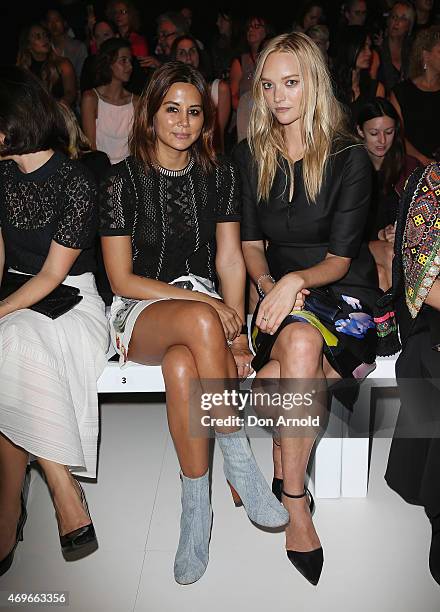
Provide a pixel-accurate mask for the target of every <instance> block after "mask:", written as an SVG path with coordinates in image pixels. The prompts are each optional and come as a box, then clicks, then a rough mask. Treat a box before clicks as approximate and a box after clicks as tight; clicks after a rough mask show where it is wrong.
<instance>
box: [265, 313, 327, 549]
mask: <svg viewBox="0 0 440 612" xmlns="http://www.w3.org/2000/svg"><path fill="white" fill-rule="evenodd" d="M322 350H323V339H322V336H321V334H320V333H319V332H318V330H316V329H314V328H313V327H312V326H311V325H309V324H307V323H299V322H298V323H294V324H293V325H288V326H287V327H285V328H284V329H283V330H282V331H281V333H280V335H279V336H278V338H277V340H276V342H275V344H274V347H273V349H272V355H271V356H272V358H273V359H276V360H277V361H278V362H279V364H280V374H281V379H304V380H307V379H309V380H310V379H313V380H314V381H316V382H318V381H319V380H323V381H325V377H324V372H323V369H322ZM324 384H325V383H324ZM325 393H326V391H324V393H323V389H320V391H319V393H318V394H317V396H318V395H319V401H320V402H322V401H323V395H325ZM315 403H316V401H315V402H314V404H315ZM316 435H317V432H316ZM316 435H310V436H309V435H308V434H306V435H304V436H298V435H295V434H294V433H292V432H291V431H290V432H288V431H284V430H282V431H281V457H282V468H283V480H284V483H283V487H284V490H285V491H286V492H287V493H290V494H291V495H300V494H301V493H302V492H303V491H304V478H305V472H306V468H307V464H308V461H309V457H310V452H311V449H312V447H313V444H314V441H315V439H316ZM283 504H284V505H285V506H286V508H287V509H288V511H289V514H290V517H291V520H290V523H289V525H288V526H287V528H286V548H287V549H288V550H296V551H298V552H306V551H310V550H314V549H316V548H319V547H320V545H321V544H320V541H319V538H318V535H317V533H316V531H315V528H314V526H313V522H312V518H311V515H310V511H309V507H308V501H307V498H306V497H302V498H299V499H290V498H287V497H286V496H283Z"/></svg>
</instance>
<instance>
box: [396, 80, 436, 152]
mask: <svg viewBox="0 0 440 612" xmlns="http://www.w3.org/2000/svg"><path fill="white" fill-rule="evenodd" d="M393 93H394V95H395V96H396V98H397V101H398V103H399V105H400V109H401V111H402V117H403V125H404V126H405V137H406V138H407V139H408V140H409V142H410V143H411V144H412V145H413V146H414V147H415V148H416V149H417V150H418V151H420V153H422V154H423V155H426V156H427V157H429V158H434V157H435V159H438V157H439V156H440V122H439V120H438V109H439V108H440V89H439V90H438V91H423V90H421V89H419V88H418V87H417V86H416V85H414V83H413V82H412V81H411V80H410V79H407V80H406V81H402V82H401V83H398V84H397V85H396V86H395V87H394V89H393Z"/></svg>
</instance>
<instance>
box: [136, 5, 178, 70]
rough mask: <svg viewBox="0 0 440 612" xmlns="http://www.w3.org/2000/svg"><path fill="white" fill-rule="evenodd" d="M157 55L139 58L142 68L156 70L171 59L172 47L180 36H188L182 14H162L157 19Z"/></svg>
mask: <svg viewBox="0 0 440 612" xmlns="http://www.w3.org/2000/svg"><path fill="white" fill-rule="evenodd" d="M156 21H157V45H156V49H155V55H149V56H147V57H143V58H139V63H140V65H141V66H142V68H145V69H148V68H149V69H154V68H158V67H159V66H161V65H162V64H163V63H165V62H167V61H169V60H170V59H171V47H172V45H173V42H174V41H175V40H176V38H177V37H178V36H183V35H184V34H188V25H187V22H186V20H185V18H184V17H183V15H181V14H180V13H175V12H168V13H162V15H159V17H158V18H157V20H156Z"/></svg>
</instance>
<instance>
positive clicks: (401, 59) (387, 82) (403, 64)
mask: <svg viewBox="0 0 440 612" xmlns="http://www.w3.org/2000/svg"><path fill="white" fill-rule="evenodd" d="M414 19H415V13H414V6H413V5H412V3H411V2H409V0H398V1H397V2H395V3H394V4H393V6H392V8H391V11H390V13H389V16H388V29H387V35H386V37H385V39H384V41H383V43H382V46H381V48H380V66H379V72H378V78H379V79H380V81H381V82H382V83H383V84H384V86H385V90H386V92H387V94H389V93H390V91H391V90H392V88H393V87H394V85H396V84H397V83H399V81H403V80H404V79H406V78H408V69H409V58H410V52H411V44H412V30H413V26H414Z"/></svg>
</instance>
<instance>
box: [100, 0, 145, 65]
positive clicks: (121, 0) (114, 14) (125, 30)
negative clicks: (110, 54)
mask: <svg viewBox="0 0 440 612" xmlns="http://www.w3.org/2000/svg"><path fill="white" fill-rule="evenodd" d="M105 13H106V16H107V18H108V19H110V21H113V23H115V24H116V27H117V28H118V32H119V36H120V37H121V38H125V39H126V40H128V41H129V43H130V50H131V53H132V55H133V56H134V57H145V56H146V55H148V53H149V51H148V43H147V40H146V38H145V37H144V36H142V35H141V34H139V29H140V25H141V24H140V19H139V12H138V10H137V8H136V7H135V5H134V4H133V3H132V2H131V1H130V0H111V1H110V2H109V3H108V4H107V6H106V9H105Z"/></svg>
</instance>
